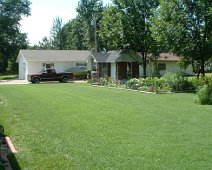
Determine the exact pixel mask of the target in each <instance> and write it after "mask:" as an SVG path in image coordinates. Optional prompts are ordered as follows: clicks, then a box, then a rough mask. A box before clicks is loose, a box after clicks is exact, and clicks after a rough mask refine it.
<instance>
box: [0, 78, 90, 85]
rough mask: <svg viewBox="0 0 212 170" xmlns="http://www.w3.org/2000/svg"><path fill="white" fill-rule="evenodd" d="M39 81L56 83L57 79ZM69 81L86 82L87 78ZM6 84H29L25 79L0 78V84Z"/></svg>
mask: <svg viewBox="0 0 212 170" xmlns="http://www.w3.org/2000/svg"><path fill="white" fill-rule="evenodd" d="M41 83H58V81H49V82H41ZM69 83H87V80H74V81H69ZM7 84H31V82H28V81H27V80H18V79H14V80H0V85H7Z"/></svg>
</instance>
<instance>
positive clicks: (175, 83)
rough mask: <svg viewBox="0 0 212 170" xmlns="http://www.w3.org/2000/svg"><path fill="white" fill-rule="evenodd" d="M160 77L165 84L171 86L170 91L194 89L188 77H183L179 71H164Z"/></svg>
mask: <svg viewBox="0 0 212 170" xmlns="http://www.w3.org/2000/svg"><path fill="white" fill-rule="evenodd" d="M162 79H163V80H164V81H165V82H166V85H167V86H169V87H170V88H171V90H172V91H187V90H189V91H190V90H194V87H193V84H192V83H191V82H189V81H188V78H186V77H184V75H183V74H180V73H166V74H165V75H164V76H163V77H162Z"/></svg>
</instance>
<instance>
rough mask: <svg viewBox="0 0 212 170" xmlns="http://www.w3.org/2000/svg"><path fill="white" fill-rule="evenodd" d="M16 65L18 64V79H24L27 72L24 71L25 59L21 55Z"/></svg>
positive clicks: (25, 66)
mask: <svg viewBox="0 0 212 170" xmlns="http://www.w3.org/2000/svg"><path fill="white" fill-rule="evenodd" d="M18 65H19V68H18V69H19V75H18V77H19V79H20V80H24V79H26V75H27V73H26V68H27V63H26V60H25V58H24V57H23V56H21V57H20V60H19V63H18Z"/></svg>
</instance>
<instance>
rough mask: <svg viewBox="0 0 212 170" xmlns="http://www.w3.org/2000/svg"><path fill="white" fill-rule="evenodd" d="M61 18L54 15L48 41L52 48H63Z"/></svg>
mask: <svg viewBox="0 0 212 170" xmlns="http://www.w3.org/2000/svg"><path fill="white" fill-rule="evenodd" d="M62 28H63V22H62V18H59V17H56V18H55V19H54V21H53V26H52V28H51V32H50V33H51V34H50V41H51V45H52V48H53V49H57V50H62V49H64V35H63V29H62Z"/></svg>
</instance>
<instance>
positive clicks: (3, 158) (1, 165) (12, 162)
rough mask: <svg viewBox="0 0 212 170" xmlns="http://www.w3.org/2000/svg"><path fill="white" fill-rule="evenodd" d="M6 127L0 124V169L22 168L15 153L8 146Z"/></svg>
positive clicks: (19, 169) (18, 169) (16, 169)
mask: <svg viewBox="0 0 212 170" xmlns="http://www.w3.org/2000/svg"><path fill="white" fill-rule="evenodd" d="M5 137H6V135H5V133H4V127H3V126H2V125H1V124H0V170H7V169H14V170H21V168H20V166H19V163H18V161H17V159H16V156H15V154H14V153H13V152H12V151H11V149H10V147H8V146H7V143H6V140H5Z"/></svg>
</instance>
